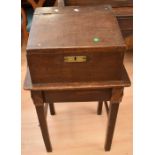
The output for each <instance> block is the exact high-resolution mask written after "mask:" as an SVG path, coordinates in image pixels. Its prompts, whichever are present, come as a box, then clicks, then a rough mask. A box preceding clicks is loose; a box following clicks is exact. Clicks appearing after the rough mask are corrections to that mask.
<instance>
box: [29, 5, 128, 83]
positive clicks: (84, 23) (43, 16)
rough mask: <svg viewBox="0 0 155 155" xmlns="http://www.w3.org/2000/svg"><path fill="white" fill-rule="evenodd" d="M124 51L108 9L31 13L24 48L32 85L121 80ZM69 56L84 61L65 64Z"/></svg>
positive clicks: (85, 8) (115, 22) (60, 9)
mask: <svg viewBox="0 0 155 155" xmlns="http://www.w3.org/2000/svg"><path fill="white" fill-rule="evenodd" d="M55 10H57V11H55ZM77 10H78V12H77ZM92 12H93V13H92ZM96 17H97V18H96ZM98 19H100V20H98ZM94 39H97V40H98V41H97V42H96V41H94ZM124 52H125V43H124V39H123V37H122V35H121V32H120V29H119V25H118V23H117V19H116V18H115V16H114V15H113V13H112V10H111V8H110V7H108V6H104V5H101V6H95V7H87V6H86V7H63V8H62V7H61V8H58V7H53V8H52V7H47V8H38V9H36V11H35V13H34V17H33V22H32V27H31V31H30V35H29V40H28V45H27V60H28V66H29V69H30V75H31V80H32V83H33V84H34V83H35V84H39V83H41V84H42V83H48V84H49V83H55V82H60V83H65V82H66V83H68V82H102V81H114V80H121V75H122V68H123V57H124ZM69 56H76V57H78V56H84V57H86V61H85V62H80V63H77V62H75V63H67V62H65V61H64V58H65V57H69ZM38 68H39V69H38Z"/></svg>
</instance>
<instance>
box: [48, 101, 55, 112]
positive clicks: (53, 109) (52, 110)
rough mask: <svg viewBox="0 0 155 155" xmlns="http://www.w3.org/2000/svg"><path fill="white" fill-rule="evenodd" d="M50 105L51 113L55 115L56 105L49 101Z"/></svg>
mask: <svg viewBox="0 0 155 155" xmlns="http://www.w3.org/2000/svg"><path fill="white" fill-rule="evenodd" d="M49 107H50V113H51V115H55V107H54V103H53V102H52V103H49Z"/></svg>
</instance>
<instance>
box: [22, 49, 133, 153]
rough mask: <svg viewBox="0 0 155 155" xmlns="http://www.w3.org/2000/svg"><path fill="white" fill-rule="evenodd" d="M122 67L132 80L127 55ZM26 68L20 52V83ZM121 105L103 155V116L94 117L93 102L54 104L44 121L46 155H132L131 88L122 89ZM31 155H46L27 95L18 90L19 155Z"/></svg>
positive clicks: (94, 108) (33, 110) (130, 63)
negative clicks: (48, 146)
mask: <svg viewBox="0 0 155 155" xmlns="http://www.w3.org/2000/svg"><path fill="white" fill-rule="evenodd" d="M125 66H126V68H127V71H128V73H129V75H130V78H131V79H132V55H131V53H126V55H125ZM26 67H27V66H26V60H25V51H24V49H23V51H22V83H23V80H24V76H25V74H26ZM122 102H123V103H124V104H121V106H120V111H119V114H118V120H117V125H116V131H115V135H114V141H113V145H112V150H111V151H110V152H108V153H106V152H104V145H103V144H104V137H105V132H106V128H105V127H106V122H107V117H106V115H104V116H103V115H101V116H98V115H96V106H97V102H88V104H83V103H75V104H69V103H61V104H57V103H55V108H56V112H57V115H56V116H50V114H49V111H48V117H47V121H48V125H49V135H50V137H51V138H52V139H51V140H52V144H53V147H54V151H53V152H52V153H50V154H51V155H66V154H67V155H73V154H74V155H79V154H80V155H85V154H92V155H94V154H97V155H102V154H103V153H104V154H108V155H116V154H119V155H124V154H125V155H132V88H130V87H129V88H126V89H125V93H124V97H123V101H122ZM104 111H105V109H104V108H103V112H104ZM71 118H72V119H71ZM73 118H74V119H73ZM93 122H94V123H93ZM79 124H80V125H79ZM94 131H95V132H94ZM34 152H35V153H36V154H38V155H45V154H47V153H46V152H45V148H44V145H43V141H42V137H41V134H40V130H39V126H38V121H37V118H36V113H35V109H34V106H33V104H32V100H31V98H30V93H29V92H28V91H24V90H22V154H23V155H27V154H29V155H33V154H34Z"/></svg>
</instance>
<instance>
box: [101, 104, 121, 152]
mask: <svg viewBox="0 0 155 155" xmlns="http://www.w3.org/2000/svg"><path fill="white" fill-rule="evenodd" d="M118 108H119V103H112V102H110V108H109V115H108V126H107V133H106V141H105V147H104V148H105V151H110V149H111V143H112V139H113V134H114V129H115V123H116V118H117V112H118Z"/></svg>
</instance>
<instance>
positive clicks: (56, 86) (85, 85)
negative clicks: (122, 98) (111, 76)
mask: <svg viewBox="0 0 155 155" xmlns="http://www.w3.org/2000/svg"><path fill="white" fill-rule="evenodd" d="M130 85H131V82H130V79H129V76H128V74H127V71H126V69H125V67H124V68H123V73H122V80H120V81H99V82H98V81H97V82H70V83H69V82H68V83H49V84H32V82H31V76H30V72H29V69H28V68H27V73H26V77H25V81H24V89H25V90H35V91H37V90H38V91H40V90H41V91H44V90H52V91H58V90H60V91H61V90H86V89H89V90H90V89H92V90H93V89H105V88H113V87H129V86H130Z"/></svg>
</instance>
